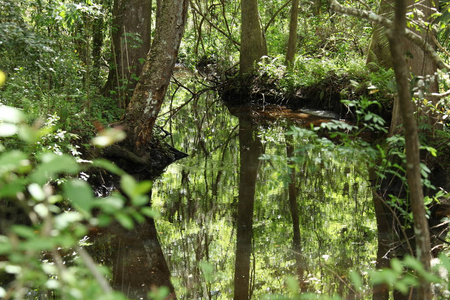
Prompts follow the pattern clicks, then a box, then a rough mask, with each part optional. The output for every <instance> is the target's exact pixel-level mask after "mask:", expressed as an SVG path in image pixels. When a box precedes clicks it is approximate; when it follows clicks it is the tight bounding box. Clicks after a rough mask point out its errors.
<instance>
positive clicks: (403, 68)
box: [388, 0, 431, 300]
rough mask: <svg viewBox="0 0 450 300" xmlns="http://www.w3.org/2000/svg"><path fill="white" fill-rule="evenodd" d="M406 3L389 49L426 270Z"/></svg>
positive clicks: (427, 291) (425, 293)
mask: <svg viewBox="0 0 450 300" xmlns="http://www.w3.org/2000/svg"><path fill="white" fill-rule="evenodd" d="M406 7H407V3H406V1H405V0H396V5H395V17H394V23H393V28H392V29H391V31H390V32H389V35H388V38H389V46H390V50H391V56H392V64H393V67H394V72H395V80H396V82H397V90H398V100H399V105H400V111H401V113H402V119H403V128H404V135H405V150H406V175H407V181H408V186H409V194H410V202H411V209H412V212H413V221H414V233H415V241H416V255H417V257H418V259H419V260H420V262H421V263H422V264H423V266H424V268H425V270H426V271H429V270H430V259H431V255H430V232H429V228H428V221H427V218H426V212H425V205H424V202H423V189H422V181H421V174H420V152H419V148H420V147H419V146H420V145H419V134H418V128H417V123H416V119H415V117H414V112H415V107H414V104H413V102H412V99H411V92H410V85H409V78H410V73H409V70H408V65H407V63H406V60H405V57H404V49H403V44H402V41H403V40H404V34H405V28H406ZM420 281H421V285H420V287H419V297H420V299H423V300H427V299H430V300H431V287H430V283H427V282H426V280H424V279H422V278H421V279H420Z"/></svg>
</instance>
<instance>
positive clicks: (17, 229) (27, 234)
mask: <svg viewBox="0 0 450 300" xmlns="http://www.w3.org/2000/svg"><path fill="white" fill-rule="evenodd" d="M11 230H12V231H13V232H14V233H15V234H17V235H18V236H20V237H23V238H34V237H35V236H36V233H35V231H34V229H33V228H31V227H28V226H25V225H14V226H13V227H12V228H11Z"/></svg>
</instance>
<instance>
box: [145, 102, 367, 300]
mask: <svg viewBox="0 0 450 300" xmlns="http://www.w3.org/2000/svg"><path fill="white" fill-rule="evenodd" d="M178 105H179V104H178ZM178 105H177V103H173V106H174V107H177V106H178ZM189 105H192V106H193V107H195V109H192V108H189V107H188V106H186V110H182V111H179V112H178V113H177V115H176V116H175V117H174V118H172V119H171V121H172V123H171V124H169V125H170V126H166V128H167V127H170V128H171V130H172V133H173V135H172V139H173V143H174V146H175V147H176V148H178V149H180V150H182V151H184V152H186V153H189V154H190V157H188V158H186V159H183V160H182V161H180V162H178V163H176V164H174V165H172V166H170V167H169V168H168V170H167V172H166V173H165V174H164V176H163V177H162V178H161V179H160V180H159V181H158V182H155V185H154V187H155V190H154V197H153V204H154V207H155V208H156V209H158V210H160V211H161V218H159V219H158V220H157V221H156V223H157V230H158V233H159V237H160V240H161V245H162V248H163V252H164V254H165V255H166V259H167V262H168V265H169V269H170V270H171V272H172V281H173V283H174V285H175V290H176V292H177V296H178V298H180V299H232V298H233V296H234V297H235V298H236V299H247V298H249V297H251V298H252V299H261V298H262V297H263V296H266V295H273V294H283V295H289V294H292V292H293V291H291V290H290V289H289V288H288V286H287V285H286V282H287V280H288V279H289V278H290V277H293V278H298V279H299V281H300V283H302V284H301V287H302V289H303V290H306V289H307V290H308V291H309V292H317V293H321V294H325V295H337V294H340V295H343V296H344V297H347V296H349V297H351V294H352V292H351V289H350V286H351V284H350V280H349V273H350V271H351V270H356V271H361V270H364V269H365V268H368V267H373V266H374V265H373V262H374V261H375V260H376V256H375V253H376V251H375V250H376V230H375V215H374V211H373V205H372V199H371V193H370V189H369V188H368V185H367V183H366V182H365V180H364V177H365V176H366V173H365V172H366V171H365V170H364V167H363V166H362V165H361V164H359V163H358V162H357V161H355V158H354V157H353V156H352V155H351V153H349V154H347V155H345V156H342V157H338V159H337V160H336V159H334V160H333V159H332V158H333V157H336V154H335V153H332V151H333V150H330V149H331V147H325V146H323V147H322V146H320V145H318V144H317V145H315V144H314V143H315V140H314V139H310V138H309V137H307V136H305V137H301V136H295V137H292V142H291V141H287V139H286V135H285V133H286V128H289V126H288V125H287V124H286V123H285V122H283V121H278V122H277V121H275V122H273V121H272V122H271V123H270V124H269V123H264V125H254V124H253V125H252V120H258V121H259V120H260V119H261V118H262V115H261V114H258V113H257V112H254V111H253V112H250V113H251V114H247V116H246V117H243V115H240V117H239V118H237V117H234V116H232V115H230V114H229V112H228V110H227V109H226V108H225V107H223V106H222V105H221V104H220V103H218V102H217V101H216V98H215V95H214V94H204V95H203V96H202V97H199V98H198V99H196V100H195V101H191V103H190V104H189ZM239 110H240V111H241V112H242V111H244V110H245V109H239ZM233 114H235V112H234V111H233ZM236 115H237V114H236ZM250 116H251V117H250ZM258 124H260V123H258ZM237 126H239V131H238V132H237V130H236V127H237ZM291 147H292V148H291ZM262 153H266V155H269V156H271V157H272V156H273V158H274V159H271V160H259V159H258V158H259V157H260V156H261V154H262ZM288 156H289V157H292V159H291V160H289V161H290V164H291V167H290V168H289V163H288V158H287V157H288ZM276 157H278V159H275V158H276ZM258 161H259V162H258ZM258 164H259V168H257V165H258ZM239 166H240V168H239ZM287 169H291V170H292V171H295V172H291V173H289V172H286V170H287ZM288 182H290V184H288ZM242 211H245V212H246V214H242V213H241V212H242ZM252 216H253V219H252ZM244 218H245V219H244ZM300 233H301V239H300ZM252 235H253V238H252ZM235 253H238V254H237V255H236V256H235ZM235 278H236V280H234V279H235ZM363 292H364V293H363V294H362V295H359V296H358V297H359V298H362V299H369V298H372V295H371V290H370V289H367V290H366V291H363Z"/></svg>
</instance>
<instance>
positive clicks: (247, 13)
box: [240, 0, 267, 74]
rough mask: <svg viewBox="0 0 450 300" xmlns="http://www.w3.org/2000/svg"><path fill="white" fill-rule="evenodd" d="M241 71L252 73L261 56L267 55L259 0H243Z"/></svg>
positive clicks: (242, 72)
mask: <svg viewBox="0 0 450 300" xmlns="http://www.w3.org/2000/svg"><path fill="white" fill-rule="evenodd" d="M241 23H242V24H241V52H240V72H241V74H250V73H252V72H253V71H254V65H255V63H257V62H258V61H259V60H260V59H261V57H263V56H264V55H267V45H266V39H265V37H264V33H263V30H262V26H261V22H260V19H259V12H258V0H242V1H241Z"/></svg>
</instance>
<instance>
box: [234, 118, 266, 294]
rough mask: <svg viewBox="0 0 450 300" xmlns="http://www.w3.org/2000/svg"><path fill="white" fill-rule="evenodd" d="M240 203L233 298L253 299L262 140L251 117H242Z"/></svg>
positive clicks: (240, 121) (240, 133) (240, 123)
mask: <svg viewBox="0 0 450 300" xmlns="http://www.w3.org/2000/svg"><path fill="white" fill-rule="evenodd" d="M239 149H240V151H239V152H240V162H241V163H240V172H239V203H238V217H237V234H236V235H237V237H236V263H235V273H234V299H235V300H247V299H250V298H251V297H250V256H251V254H252V251H253V249H252V238H253V228H252V227H253V203H254V201H255V186H256V178H257V174H258V166H259V156H260V155H261V153H262V144H261V140H260V139H259V137H258V136H257V134H256V130H255V128H254V125H253V124H252V123H251V120H250V121H249V120H248V117H245V116H240V117H239Z"/></svg>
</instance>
